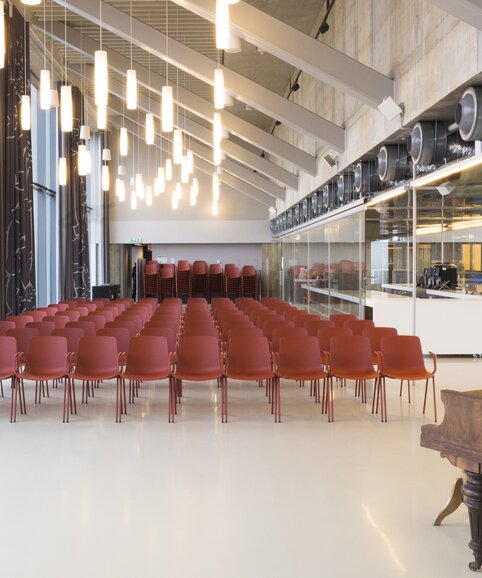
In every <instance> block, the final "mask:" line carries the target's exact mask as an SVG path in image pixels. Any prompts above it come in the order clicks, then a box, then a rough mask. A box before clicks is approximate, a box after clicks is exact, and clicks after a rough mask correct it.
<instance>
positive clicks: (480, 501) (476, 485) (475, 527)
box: [462, 471, 482, 571]
mask: <svg viewBox="0 0 482 578" xmlns="http://www.w3.org/2000/svg"><path fill="white" fill-rule="evenodd" d="M465 474H466V475H467V481H466V482H465V484H464V485H463V486H462V495H463V496H464V502H465V503H466V505H467V508H468V509H469V522H470V537H471V540H470V542H469V548H470V549H471V550H472V552H473V554H474V560H475V561H474V562H470V564H469V568H470V569H471V570H473V571H475V570H480V568H481V567H482V476H481V475H480V474H474V473H473V472H468V471H465Z"/></svg>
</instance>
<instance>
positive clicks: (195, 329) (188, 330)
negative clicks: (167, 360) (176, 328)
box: [182, 323, 219, 339]
mask: <svg viewBox="0 0 482 578" xmlns="http://www.w3.org/2000/svg"><path fill="white" fill-rule="evenodd" d="M191 335H203V336H206V337H207V336H209V337H214V338H216V339H219V332H218V330H217V329H216V327H214V325H212V324H209V323H199V324H198V323H196V324H189V325H186V326H185V327H184V329H183V331H182V336H183V337H186V336H191Z"/></svg>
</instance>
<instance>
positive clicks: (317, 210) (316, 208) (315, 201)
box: [311, 191, 322, 218]
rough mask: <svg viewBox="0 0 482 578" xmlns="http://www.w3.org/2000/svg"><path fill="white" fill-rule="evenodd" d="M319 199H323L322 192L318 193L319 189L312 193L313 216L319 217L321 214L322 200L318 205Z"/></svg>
mask: <svg viewBox="0 0 482 578" xmlns="http://www.w3.org/2000/svg"><path fill="white" fill-rule="evenodd" d="M318 199H320V201H321V192H320V194H318V191H315V192H314V193H312V194H311V216H312V217H313V218H315V217H318V215H320V214H321V208H322V206H321V202H320V204H319V205H318Z"/></svg>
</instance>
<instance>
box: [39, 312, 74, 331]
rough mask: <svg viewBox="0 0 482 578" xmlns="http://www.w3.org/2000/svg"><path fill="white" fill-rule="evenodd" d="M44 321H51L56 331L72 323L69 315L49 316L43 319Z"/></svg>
mask: <svg viewBox="0 0 482 578" xmlns="http://www.w3.org/2000/svg"><path fill="white" fill-rule="evenodd" d="M43 321H44V322H46V321H49V322H50V323H53V324H54V329H62V328H63V327H65V324H66V323H68V322H69V321H70V319H69V318H68V317H67V315H47V316H46V317H44V318H43Z"/></svg>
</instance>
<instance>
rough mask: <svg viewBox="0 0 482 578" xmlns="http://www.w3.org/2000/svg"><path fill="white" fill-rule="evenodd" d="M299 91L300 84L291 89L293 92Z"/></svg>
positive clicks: (296, 83) (295, 84)
mask: <svg viewBox="0 0 482 578" xmlns="http://www.w3.org/2000/svg"><path fill="white" fill-rule="evenodd" d="M299 89H300V85H299V84H298V82H295V83H294V84H293V85H292V87H291V90H292V92H297V91H298V90H299Z"/></svg>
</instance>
